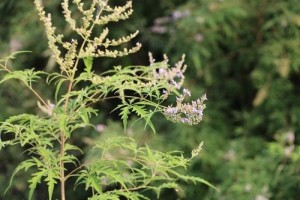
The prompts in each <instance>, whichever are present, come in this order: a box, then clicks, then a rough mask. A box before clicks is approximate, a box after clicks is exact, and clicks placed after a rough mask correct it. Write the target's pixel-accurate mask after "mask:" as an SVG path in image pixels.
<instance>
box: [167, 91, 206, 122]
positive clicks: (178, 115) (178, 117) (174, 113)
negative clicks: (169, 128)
mask: <svg viewBox="0 0 300 200" xmlns="http://www.w3.org/2000/svg"><path fill="white" fill-rule="evenodd" d="M185 96H191V93H190V91H189V90H188V89H183V94H181V95H180V96H179V97H178V98H177V99H176V106H175V107H172V106H168V107H166V108H165V109H164V111H163V112H164V115H165V116H166V117H167V118H168V119H170V120H172V121H175V122H181V123H185V124H189V125H195V124H198V123H199V122H200V121H201V120H202V117H203V110H204V109H205V104H204V101H205V100H207V98H206V95H205V94H204V95H203V96H202V97H200V98H198V99H197V100H196V101H192V102H191V103H183V100H184V98H185Z"/></svg>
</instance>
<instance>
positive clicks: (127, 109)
mask: <svg viewBox="0 0 300 200" xmlns="http://www.w3.org/2000/svg"><path fill="white" fill-rule="evenodd" d="M130 108H131V106H125V107H123V108H121V113H120V116H121V119H122V120H123V126H124V130H126V129H127V121H128V115H129V114H130Z"/></svg>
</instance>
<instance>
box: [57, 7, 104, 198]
mask: <svg viewBox="0 0 300 200" xmlns="http://www.w3.org/2000/svg"><path fill="white" fill-rule="evenodd" d="M101 12H102V10H101V11H100V12H99V13H98V15H97V17H99V16H100V14H101ZM94 26H95V23H93V24H92V26H91V27H90V31H91V30H92V29H93V28H94ZM87 41H88V37H86V38H84V41H83V42H82V45H81V47H80V50H79V53H78V56H77V58H76V61H75V64H74V67H73V70H72V72H71V76H70V82H69V85H68V91H67V93H70V92H71V91H72V88H73V84H74V79H75V73H76V70H77V66H78V63H79V59H80V57H79V55H80V53H81V51H83V48H84V46H85V44H86V43H87ZM68 104H69V96H67V98H66V101H65V105H64V112H65V114H67V111H68ZM65 143H66V136H65V133H64V132H63V131H61V134H60V158H61V159H60V182H61V185H60V190H61V200H65V199H66V194H65V182H66V179H67V178H68V176H65V169H64V161H63V160H62V158H63V156H64V152H65Z"/></svg>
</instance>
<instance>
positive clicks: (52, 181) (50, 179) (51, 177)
mask: <svg viewBox="0 0 300 200" xmlns="http://www.w3.org/2000/svg"><path fill="white" fill-rule="evenodd" d="M56 179H58V177H57V175H56V174H55V172H53V171H52V170H50V171H48V174H47V177H46V178H45V181H46V182H47V185H48V197H49V200H51V199H52V195H53V190H54V186H55V185H56V184H57V181H56Z"/></svg>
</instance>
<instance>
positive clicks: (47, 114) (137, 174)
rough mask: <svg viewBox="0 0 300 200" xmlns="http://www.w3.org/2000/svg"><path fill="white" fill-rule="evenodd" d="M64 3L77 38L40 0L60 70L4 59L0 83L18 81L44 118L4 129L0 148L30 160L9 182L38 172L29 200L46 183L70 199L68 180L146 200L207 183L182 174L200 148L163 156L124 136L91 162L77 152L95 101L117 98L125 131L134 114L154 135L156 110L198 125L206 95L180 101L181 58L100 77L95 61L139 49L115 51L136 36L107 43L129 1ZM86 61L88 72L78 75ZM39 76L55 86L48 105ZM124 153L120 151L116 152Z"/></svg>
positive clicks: (103, 193) (93, 191) (24, 117)
mask: <svg viewBox="0 0 300 200" xmlns="http://www.w3.org/2000/svg"><path fill="white" fill-rule="evenodd" d="M61 5H62V10H63V14H64V18H65V21H66V22H67V24H68V26H69V28H70V29H71V30H72V31H74V33H76V35H77V37H76V39H72V40H71V41H67V40H66V39H65V38H64V35H62V34H57V33H56V32H57V30H56V28H55V27H54V26H53V24H52V19H51V15H50V14H47V13H46V12H45V10H44V7H43V4H42V1H40V0H35V6H36V8H37V11H38V14H39V16H40V19H41V21H42V22H43V23H44V25H45V31H46V35H47V38H48V46H49V48H50V49H51V51H52V54H53V59H54V60H55V61H56V63H57V66H58V70H59V72H54V73H50V74H48V73H46V72H44V71H36V70H33V69H31V70H24V71H14V70H13V69H12V68H11V66H9V64H8V60H9V59H12V58H14V55H11V56H10V57H8V58H6V59H3V60H0V66H1V68H2V71H4V72H6V74H5V76H4V78H3V79H2V80H1V82H0V83H3V82H5V81H7V80H10V79H17V80H19V81H20V82H21V83H22V84H23V85H24V86H25V87H27V88H28V89H29V90H30V91H31V92H32V93H33V94H34V95H35V97H36V98H37V107H38V108H39V109H40V110H41V111H42V113H43V114H38V115H33V114H21V115H17V116H12V117H10V118H9V119H7V120H6V121H4V122H2V123H1V125H0V133H1V134H2V135H11V136H12V137H9V138H11V139H6V140H1V141H0V147H1V148H3V147H6V146H9V145H17V144H18V145H21V146H22V147H24V148H26V153H27V154H28V156H29V158H28V159H27V160H25V161H23V162H21V163H20V164H19V165H18V166H17V168H16V170H15V172H14V173H13V176H12V178H13V177H14V176H15V175H16V173H17V172H19V171H20V170H25V171H27V170H29V169H32V170H33V171H34V172H33V173H32V174H31V178H30V179H29V181H28V184H29V199H32V198H33V195H34V190H35V189H36V187H37V185H38V184H39V183H40V182H44V183H46V184H47V186H48V197H49V199H53V198H56V197H53V194H54V193H53V191H54V190H57V191H59V193H60V196H61V199H62V200H65V199H66V198H67V197H66V183H67V182H68V181H72V180H74V179H73V178H75V182H73V183H69V184H72V185H74V188H75V189H76V186H77V185H84V186H85V190H86V191H87V198H88V199H99V200H100V199H101V200H103V199H120V198H126V199H132V200H133V199H149V197H148V196H147V194H148V193H145V191H152V192H153V193H154V194H156V195H157V197H159V195H160V193H161V190H163V189H166V188H172V189H175V190H179V189H180V184H179V180H183V181H187V182H194V183H197V182H202V183H205V184H208V185H210V184H209V183H208V182H206V181H205V180H203V179H201V178H199V177H193V176H187V175H183V174H181V173H179V172H178V169H180V168H186V167H187V166H188V164H189V162H190V160H191V159H192V158H194V157H196V156H197V155H198V154H199V152H200V150H201V149H202V144H200V145H199V147H198V148H196V149H195V150H193V151H192V155H191V157H190V158H184V157H183V156H182V154H181V153H180V152H178V151H173V152H167V153H163V152H159V151H155V150H152V149H150V148H149V147H148V146H147V145H145V146H138V145H137V143H136V142H135V141H134V140H133V139H132V138H130V137H127V136H125V135H124V136H121V137H108V138H105V139H103V140H102V141H100V142H97V143H96V144H95V145H94V147H93V148H92V149H93V151H95V152H98V153H99V154H97V155H98V156H96V157H95V158H94V159H92V160H89V161H88V162H87V161H84V160H80V159H79V158H78V156H77V155H78V152H79V153H83V154H85V153H86V152H83V151H82V149H80V148H79V147H78V146H77V145H76V144H73V143H72V137H73V134H74V132H75V131H76V132H79V133H80V132H82V131H83V130H84V129H86V128H87V127H91V126H92V127H94V125H93V124H91V122H90V120H91V118H92V117H93V116H95V115H97V114H98V113H99V111H98V110H96V109H95V108H94V107H93V105H94V104H95V103H96V102H99V101H103V100H107V99H111V98H116V99H120V100H121V101H120V104H119V105H117V106H116V108H115V109H116V110H120V117H121V119H122V121H123V125H124V129H125V131H126V129H127V124H128V118H129V116H130V115H131V114H135V115H137V116H138V117H140V118H141V119H143V120H144V121H145V126H149V127H150V128H151V129H152V130H153V131H154V132H155V127H154V125H153V123H152V121H151V119H152V117H153V116H154V114H155V113H162V114H163V115H165V116H166V118H168V119H170V120H172V121H175V122H182V123H186V124H189V125H194V124H197V123H199V122H200V121H201V120H202V117H203V109H204V108H205V105H204V101H205V100H206V97H205V95H204V96H203V97H201V98H199V99H198V100H196V101H192V102H191V103H184V102H183V100H184V98H185V96H187V95H188V96H190V95H191V94H190V92H189V90H187V89H182V84H183V81H184V75H183V73H184V71H185V69H186V66H185V65H184V57H182V60H180V61H179V62H178V63H176V64H175V66H174V67H170V66H169V64H168V59H167V57H166V56H165V59H164V60H163V61H161V62H156V61H155V60H154V58H153V57H152V55H151V54H150V66H114V67H112V68H111V69H110V70H108V71H106V72H104V73H102V74H96V73H95V72H94V71H93V68H94V67H97V66H95V64H94V62H93V61H94V59H97V58H101V57H113V58H115V57H121V56H126V55H129V54H132V53H135V52H136V51H138V50H139V49H140V48H141V44H139V43H137V44H136V46H134V47H132V48H129V49H127V48H123V49H120V48H118V46H120V45H122V44H124V43H126V42H128V41H130V40H131V39H133V38H134V37H135V36H136V35H137V34H138V32H135V33H133V34H130V35H128V36H124V37H121V38H118V39H109V38H108V37H109V29H108V28H107V24H108V23H109V22H117V21H120V20H125V19H127V18H128V17H129V16H130V15H131V14H132V12H133V10H132V2H131V1H127V3H126V4H125V5H123V6H116V7H111V6H110V5H109V4H108V0H92V1H89V2H88V3H86V2H85V3H83V2H82V1H81V0H74V1H72V3H70V2H69V1H68V0H63V1H62V4H61ZM74 12H75V13H76V15H75V14H74ZM78 15H81V17H79V18H78V19H75V18H74V16H78ZM97 28H98V29H100V30H102V33H101V34H100V35H96V34H95V29H97ZM81 61H83V63H84V70H83V71H81V72H79V70H78V66H79V63H80V62H81ZM42 77H45V78H46V81H47V83H48V84H50V85H55V88H56V89H55V92H54V96H53V97H52V99H50V100H46V99H45V98H44V97H43V96H42V95H41V94H40V92H39V91H37V90H35V89H34V83H35V82H36V81H38V80H40V79H41V78H42ZM80 83H84V84H80ZM80 85H84V86H80ZM181 92H182V94H180V93H181ZM170 95H176V96H177V101H176V105H175V106H166V105H165V103H164V102H165V100H166V99H167V98H168V97H169V96H170ZM120 151H122V152H123V153H121V154H120V153H118V152H120ZM71 177H72V179H71ZM11 183H12V182H11ZM212 187H213V186H212ZM111 188H113V189H111ZM68 198H71V197H68Z"/></svg>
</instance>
